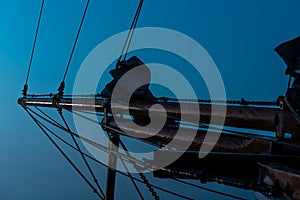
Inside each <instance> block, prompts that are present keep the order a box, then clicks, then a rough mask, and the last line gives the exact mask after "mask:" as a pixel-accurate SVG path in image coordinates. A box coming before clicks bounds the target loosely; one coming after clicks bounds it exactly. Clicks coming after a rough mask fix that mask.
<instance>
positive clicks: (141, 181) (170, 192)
mask: <svg viewBox="0 0 300 200" xmlns="http://www.w3.org/2000/svg"><path fill="white" fill-rule="evenodd" d="M28 109H29V110H30V111H31V112H33V113H34V111H32V110H31V109H30V108H28ZM35 114H36V113H35ZM44 120H46V121H47V119H44ZM47 122H49V123H50V124H52V125H54V126H56V127H58V128H60V129H62V130H63V131H66V132H68V131H67V130H66V129H65V128H64V127H59V126H57V124H56V123H51V121H47ZM40 123H41V122H40ZM44 128H46V129H47V130H48V131H49V132H50V133H51V134H52V135H54V136H55V137H57V138H58V139H59V140H61V141H63V142H64V143H65V144H67V145H68V146H70V147H71V148H73V149H75V150H76V151H78V152H79V150H78V149H77V148H76V147H74V146H73V145H71V144H69V143H68V142H66V141H65V140H63V139H62V138H60V137H59V136H58V135H56V134H55V133H54V132H53V131H51V130H49V129H48V128H47V127H45V126H44ZM70 134H74V133H71V132H70ZM74 136H76V137H80V136H79V135H76V134H74ZM125 148H126V147H125ZM113 153H114V152H113ZM83 154H84V156H86V157H88V158H90V159H92V160H94V161H96V162H97V163H100V164H101V165H103V164H102V163H101V162H100V161H98V160H96V159H94V158H93V157H90V156H89V155H87V154H86V153H84V152H83ZM121 158H124V157H123V156H122V157H121ZM295 158H296V157H295ZM122 160H123V159H122ZM129 160H130V159H129ZM126 162H128V161H126ZM129 162H130V163H134V162H132V161H129ZM118 173H120V174H122V175H124V176H127V177H129V175H128V174H126V173H122V172H118ZM129 178H130V177H129ZM132 179H134V180H135V181H138V182H140V183H145V182H144V180H139V179H136V178H135V177H132ZM179 182H182V181H179ZM149 184H150V183H149ZM150 186H151V187H153V188H155V189H158V190H161V191H164V192H167V193H169V194H172V195H175V196H178V197H181V198H185V199H191V198H189V197H186V196H182V195H179V194H176V193H175V194H174V192H172V191H168V190H165V189H163V188H160V187H158V186H155V185H152V184H150ZM195 187H198V188H200V189H204V190H205V189H207V188H204V187H201V186H197V185H195ZM208 191H210V192H213V190H211V189H208ZM217 193H219V192H218V191H217ZM225 195H226V196H227V194H225ZM229 195H230V194H229ZM233 198H235V197H233Z"/></svg>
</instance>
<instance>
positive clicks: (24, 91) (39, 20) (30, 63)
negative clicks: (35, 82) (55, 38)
mask: <svg viewBox="0 0 300 200" xmlns="http://www.w3.org/2000/svg"><path fill="white" fill-rule="evenodd" d="M44 2H45V1H44V0H42V5H41V8H40V14H39V19H38V23H37V27H36V31H35V36H34V41H33V45H32V51H31V56H30V61H29V65H28V70H27V75H26V81H25V84H24V88H23V90H22V94H23V96H24V97H26V96H27V91H28V79H29V75H30V71H31V65H32V60H33V56H34V50H35V46H36V40H37V36H38V33H39V29H40V22H41V18H42V13H43V8H44Z"/></svg>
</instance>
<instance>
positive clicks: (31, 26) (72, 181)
mask: <svg viewBox="0 0 300 200" xmlns="http://www.w3.org/2000/svg"><path fill="white" fill-rule="evenodd" d="M40 3H41V2H40V1H38V0H28V1H20V0H19V1H17V0H11V1H3V0H1V1H0V67H1V73H0V85H1V93H0V97H1V105H0V106H1V111H2V113H1V115H0V120H1V126H0V130H1V131H0V133H1V137H0V138H1V139H0V152H1V154H0V159H1V162H0V199H5V200H6V199H7V200H15V199H32V200H35V199H69V198H70V199H71V198H72V199H95V196H94V195H93V194H92V193H91V192H90V190H89V188H88V187H87V186H86V185H85V183H84V182H83V181H81V179H80V178H79V177H78V176H77V175H76V174H75V172H73V170H72V169H71V168H70V167H69V165H68V164H67V163H66V162H65V161H64V160H63V158H62V157H61V156H60V155H59V154H58V153H57V151H56V150H55V149H54V148H53V147H52V146H51V144H50V143H49V142H48V141H47V140H46V138H45V137H44V136H43V135H42V134H40V132H39V130H38V129H37V128H36V126H35V125H34V124H33V122H32V121H31V120H30V119H29V117H28V116H27V115H26V113H25V112H24V111H23V110H22V109H21V108H20V107H19V106H18V105H17V103H16V102H17V98H18V97H19V96H20V95H21V89H22V87H23V84H24V81H25V73H26V70H27V66H28V63H29V57H30V53H31V47H32V43H33V38H34V32H35V27H36V23H37V19H38V12H39V8H40ZM137 4H138V1H137V0H132V1H121V0H111V1H99V0H91V4H90V7H89V10H88V13H87V16H86V20H85V22H84V25H83V29H82V33H81V35H80V37H79V41H78V45H77V47H76V51H75V54H74V57H73V60H72V63H71V68H70V73H69V74H68V77H67V79H66V84H67V86H66V91H67V92H70V91H71V90H72V81H73V80H74V77H75V75H76V72H77V70H78V68H79V66H80V64H81V62H82V61H83V60H84V58H85V57H86V56H87V54H88V53H89V52H90V51H91V50H92V49H93V48H94V47H95V46H96V45H98V44H99V43H100V42H101V41H103V40H105V39H107V38H108V37H110V36H112V35H114V34H117V33H119V32H121V31H125V30H127V29H128V27H129V26H130V23H131V20H132V17H133V14H134V12H135V9H136V7H137ZM84 5H85V1H72V0H66V1H59V0H51V1H47V0H46V1H45V7H44V13H43V16H42V21H41V26H40V32H39V36H38V41H37V46H36V53H35V57H34V60H33V65H32V73H31V75H30V79H29V92H31V93H36V94H38V93H49V92H56V89H57V87H58V86H59V83H60V81H61V78H62V76H63V71H64V68H65V66H66V64H67V61H68V56H69V54H70V51H71V47H72V45H73V41H74V38H75V35H76V30H77V27H78V25H79V21H80V18H81V14H82V12H83V9H84ZM299 7H300V1H298V0H285V1H283V0H263V1H262V0H243V1H241V0H226V1H225V0H211V1H202V0H190V1H174V0H163V1H162V0H151V1H150V0H145V3H144V7H143V10H142V13H141V16H140V21H139V23H138V27H148V26H154V27H164V28H170V29H174V30H176V31H180V32H182V33H184V34H186V35H188V36H190V37H192V38H193V39H195V40H196V41H198V42H199V43H200V44H201V45H202V46H203V47H205V49H206V50H207V51H208V53H209V54H210V55H211V57H212V58H213V59H214V61H215V63H216V64H217V66H218V68H219V70H220V72H221V75H222V78H223V80H224V84H225V87H226V92H227V97H228V98H229V99H240V98H242V97H245V98H246V99H249V100H267V101H269V100H271V101H272V100H276V98H277V97H278V96H279V95H283V94H284V92H285V89H286V85H287V77H286V76H285V75H284V71H285V66H284V63H283V61H281V59H280V58H279V56H278V55H276V53H275V52H274V50H273V49H274V48H275V47H276V46H277V45H279V44H280V43H282V42H285V41H287V40H289V39H292V38H294V37H296V36H298V35H299V33H300V25H299V19H300V12H299ZM141 55H144V56H145V58H144V59H145V60H147V58H149V55H145V53H141ZM141 59H142V60H143V58H141ZM174 187H175V186H174ZM120 190H124V191H125V189H122V188H121V189H120V188H119V189H118V192H119V193H118V195H119V197H120V194H121V192H120ZM127 195H129V196H130V192H128V193H127ZM199 195H205V193H201V192H200V193H199ZM215 198H217V197H215Z"/></svg>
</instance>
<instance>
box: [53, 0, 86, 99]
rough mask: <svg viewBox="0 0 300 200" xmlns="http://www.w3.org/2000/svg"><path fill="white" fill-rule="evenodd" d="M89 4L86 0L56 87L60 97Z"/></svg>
mask: <svg viewBox="0 0 300 200" xmlns="http://www.w3.org/2000/svg"><path fill="white" fill-rule="evenodd" d="M89 4H90V0H87V3H86V6H85V9H84V12H83V15H82V18H81V21H80V25H79V28H78V31H77V34H76V38H75V41H74V44H73V47H72V50H71V54H70V57H69V60H68V64H67V66H66V69H65V73H64V76H63V79H62V81H61V83H60V86H59V88H58V95H59V96H60V97H61V96H63V94H64V89H65V79H66V76H67V73H68V71H69V68H70V64H71V60H72V57H73V54H74V51H75V47H76V44H77V41H78V38H79V35H80V32H81V28H82V25H83V22H84V18H85V16H86V13H87V10H88V7H89Z"/></svg>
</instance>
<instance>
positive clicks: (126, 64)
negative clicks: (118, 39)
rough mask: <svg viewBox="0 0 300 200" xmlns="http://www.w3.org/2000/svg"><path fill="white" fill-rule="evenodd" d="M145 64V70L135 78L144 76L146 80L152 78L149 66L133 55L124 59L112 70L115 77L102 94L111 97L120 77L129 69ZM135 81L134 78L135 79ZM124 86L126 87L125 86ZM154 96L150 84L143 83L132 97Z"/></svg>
mask: <svg viewBox="0 0 300 200" xmlns="http://www.w3.org/2000/svg"><path fill="white" fill-rule="evenodd" d="M141 65H144V67H145V68H144V69H145V70H144V71H143V73H142V74H140V73H137V74H136V75H135V77H133V79H139V78H144V79H145V80H150V77H151V73H150V70H149V69H148V68H147V66H146V65H145V64H144V63H143V62H142V61H141V60H140V59H139V58H138V57H136V56H133V57H131V58H129V59H128V60H125V61H122V62H121V63H120V65H119V67H118V68H116V69H113V70H111V71H110V72H109V73H110V74H111V76H112V77H113V80H112V81H111V82H109V83H108V84H107V85H106V86H105V88H104V89H103V90H102V92H101V96H102V97H104V98H111V95H112V92H113V89H114V87H115V85H116V83H117V82H118V81H119V79H120V78H121V77H122V76H123V75H124V74H125V73H127V72H128V71H129V70H131V69H133V68H135V67H138V66H141ZM133 81H134V80H133ZM124 88H126V87H125V86H124ZM123 92H128V91H126V89H124V91H123ZM120 95H122V94H120ZM153 98H154V96H153V95H152V93H151V91H150V90H149V84H146V85H143V86H141V87H140V88H138V89H137V90H136V91H135V92H134V94H133V96H132V99H133V100H134V99H153Z"/></svg>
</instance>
